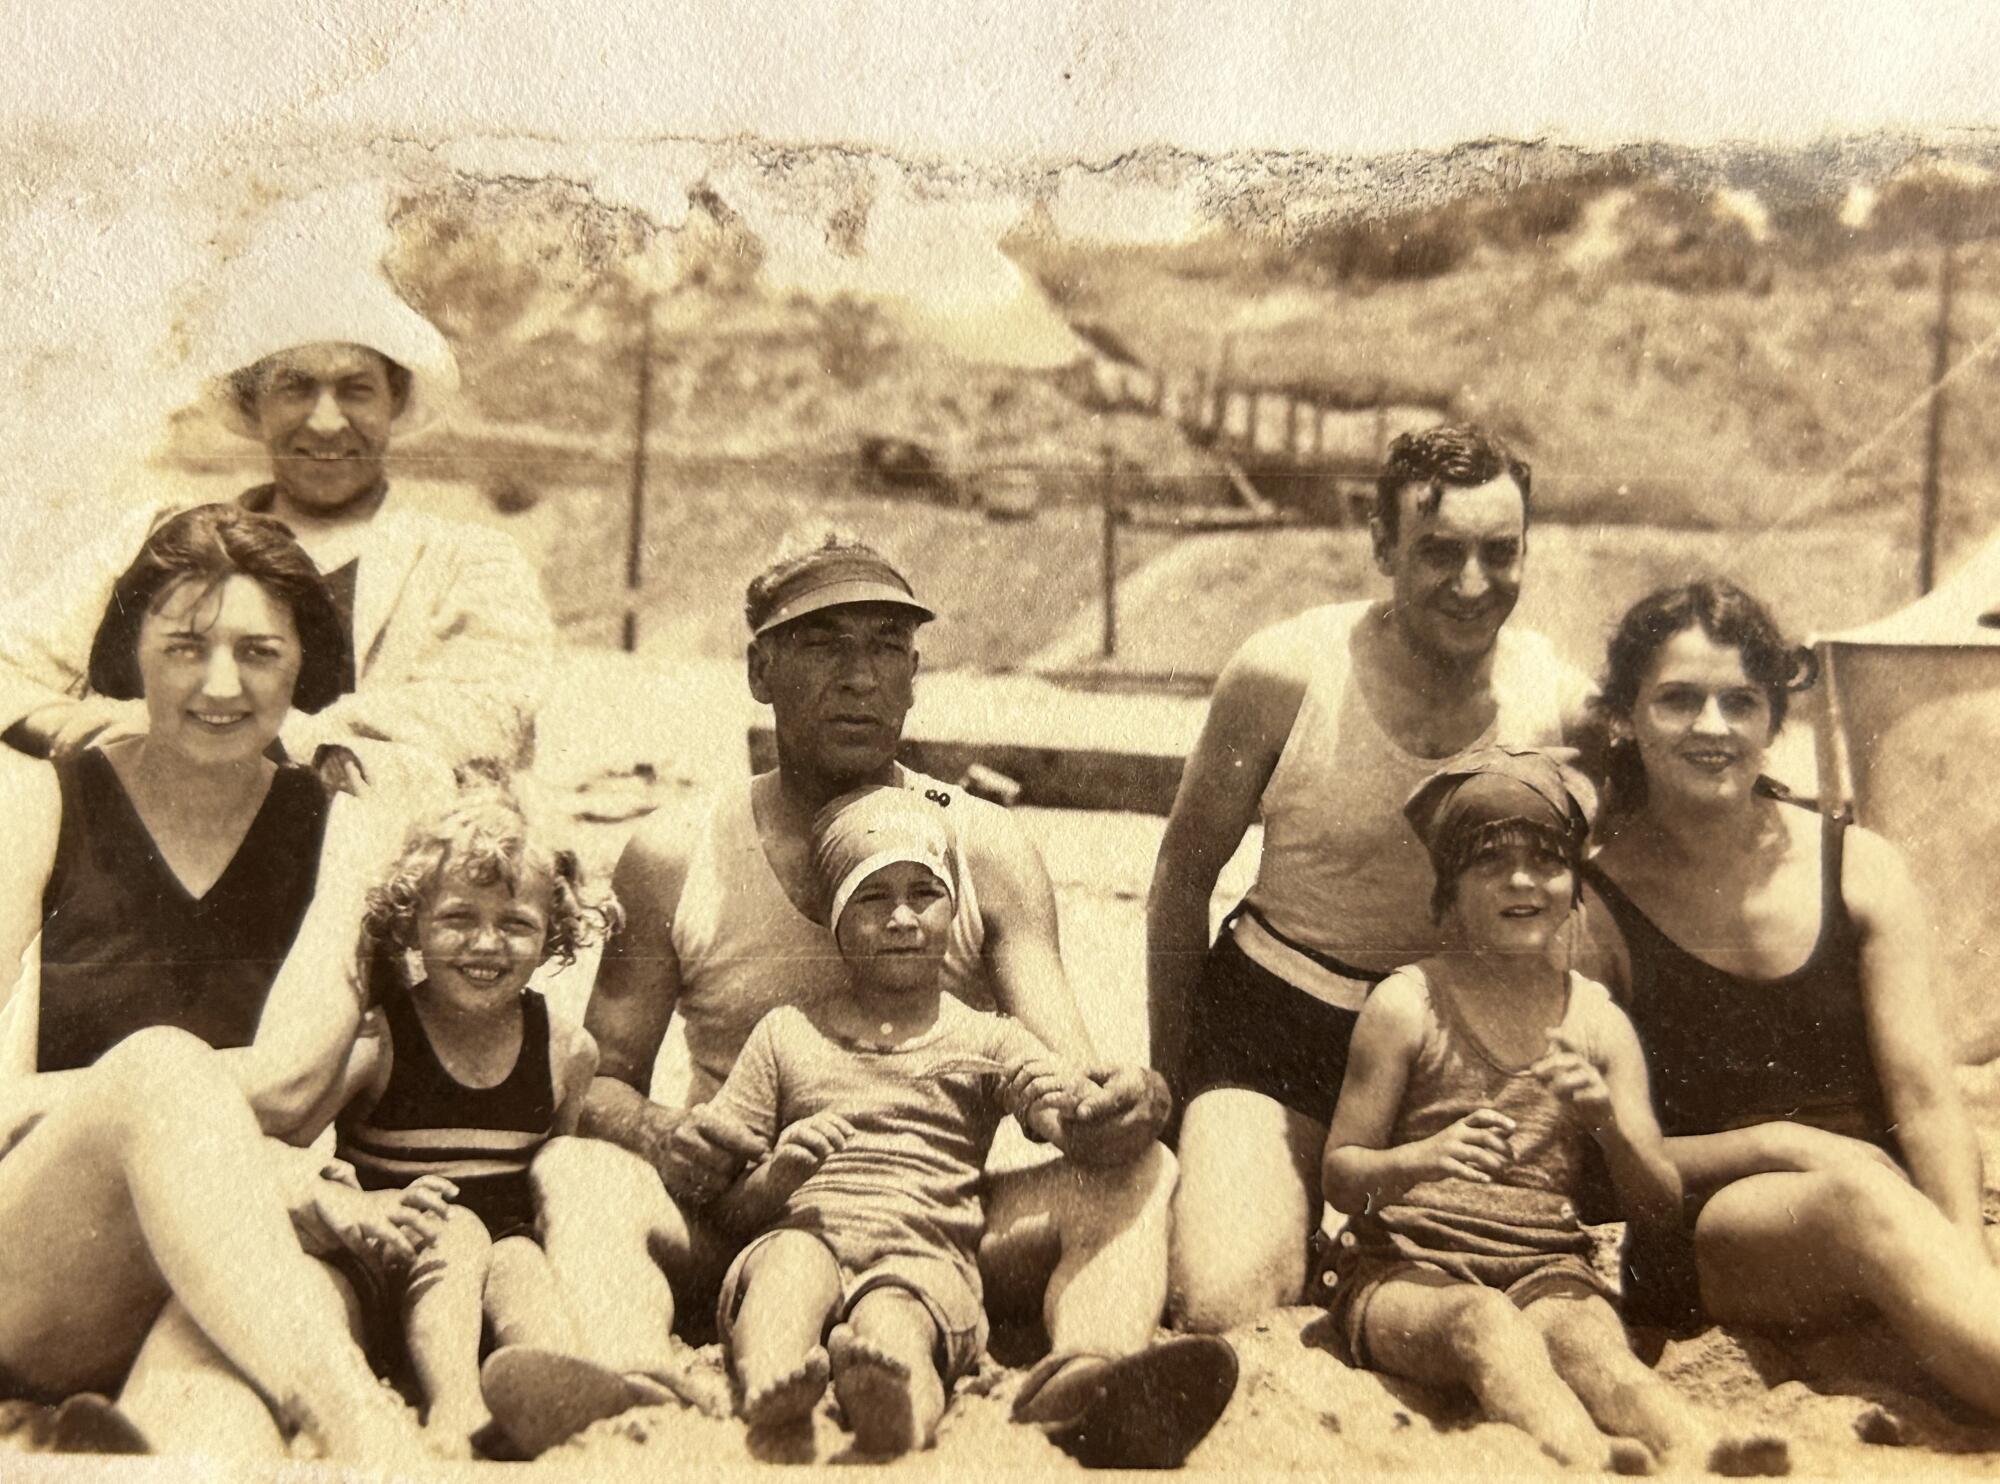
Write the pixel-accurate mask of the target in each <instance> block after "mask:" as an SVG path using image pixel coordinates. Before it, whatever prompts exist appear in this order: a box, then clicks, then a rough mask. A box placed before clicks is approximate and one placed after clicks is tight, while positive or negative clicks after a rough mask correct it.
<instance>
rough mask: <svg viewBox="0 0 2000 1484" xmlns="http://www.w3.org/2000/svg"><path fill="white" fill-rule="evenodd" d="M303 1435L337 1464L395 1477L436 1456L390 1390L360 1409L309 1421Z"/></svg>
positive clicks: (369, 1399)
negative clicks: (310, 1437) (310, 1439)
mask: <svg viewBox="0 0 2000 1484" xmlns="http://www.w3.org/2000/svg"><path fill="white" fill-rule="evenodd" d="M304 1431H306V1432H307V1433H309V1434H310V1435H311V1436H312V1438H313V1439H314V1441H316V1442H317V1443H318V1444H319V1446H320V1450H321V1456H322V1457H324V1458H326V1459H329V1460H331V1461H332V1462H335V1463H345V1464H355V1465H359V1466H360V1467H362V1468H371V1469H388V1470H389V1471H391V1472H392V1473H393V1472H394V1471H395V1470H396V1469H398V1468H408V1467H409V1466H410V1465H411V1464H413V1463H415V1462H417V1461H418V1460H420V1459H424V1458H430V1457H433V1456H435V1455H433V1454H432V1452H431V1450H430V1447H429V1440H428V1438H427V1436H426V1434H425V1432H424V1430H423V1429H422V1428H420V1427H418V1426H417V1419H416V1418H415V1416H413V1415H412V1414H411V1412H410V1410H409V1408H407V1407H405V1406H404V1405H403V1403H402V1400H401V1399H400V1398H399V1397H397V1396H396V1394H395V1393H394V1392H392V1391H390V1390H389V1389H388V1388H387V1387H378V1388H376V1389H375V1390H374V1391H373V1392H372V1393H371V1394H368V1395H367V1396H366V1399H365V1401H363V1403H362V1404H361V1405H359V1406H355V1407H348V1408H342V1409H340V1410H338V1411H335V1412H332V1413H330V1414H329V1415H328V1416H326V1417H324V1418H309V1419H307V1421H306V1424H305V1427H304Z"/></svg>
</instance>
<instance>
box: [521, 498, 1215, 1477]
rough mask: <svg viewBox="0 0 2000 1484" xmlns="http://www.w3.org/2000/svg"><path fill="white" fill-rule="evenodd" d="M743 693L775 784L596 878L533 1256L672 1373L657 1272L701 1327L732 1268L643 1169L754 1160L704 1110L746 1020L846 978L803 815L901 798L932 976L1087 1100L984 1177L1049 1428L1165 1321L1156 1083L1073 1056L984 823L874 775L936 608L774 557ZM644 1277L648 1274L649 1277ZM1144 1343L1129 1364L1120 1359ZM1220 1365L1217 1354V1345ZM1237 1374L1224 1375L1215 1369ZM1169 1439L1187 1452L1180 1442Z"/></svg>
mask: <svg viewBox="0 0 2000 1484" xmlns="http://www.w3.org/2000/svg"><path fill="white" fill-rule="evenodd" d="M745 608H746V615H747V617H748V619H749V621H750V627H751V631H752V635H753V637H752V639H751V643H750V651H749V682H750V690H751V693H752V694H753V695H754V696H755V697H756V698H757V699H758V700H759V701H762V702H764V703H766V704H768V705H769V706H770V707H771V708H772V714H773V721H774V727H775V730H776V733H777V742H778V759H779V761H778V767H777V768H776V769H775V770H773V771H771V772H768V773H764V774H761V775H759V776H758V777H756V778H754V779H751V780H748V781H747V782H746V783H745V784H743V785H741V786H738V787H732V788H729V789H726V790H724V791H723V793H722V794H721V796H720V797H719V799H718V800H717V802H716V805H715V808H714V809H713V811H712V812H711V814H710V816H709V818H708V820H707V823H706V825H705V826H702V827H699V828H696V829H687V828H685V827H683V821H682V820H680V819H666V818H662V817H660V816H655V817H654V819H652V820H649V821H648V822H647V823H646V824H645V825H643V826H641V828H640V829H639V831H638V832H637V833H636V834H635V835H634V836H633V837H632V840H631V842H630V843H629V844H628V845H627V846H626V849H625V852H624V855H623V857H622V858H621V860H620V862H619V865H618V870H617V874H616V878H615V887H616V890H617V894H618V899H619V901H620V903H621V904H622V905H623V907H624V909H625V913H626V919H627V921H626V926H625V928H624V930H623V931H622V932H621V933H620V934H619V936H618V937H617V938H616V939H615V940H614V941H613V943H612V944H611V945H610V947H609V949H608V950H607V952H606V955H605V959H604V963H603V967H602V968H601V969H600V971H599V975H598V980H597V984H596V988H595V990H594V992H593V994H592V997H591V1001H590V1008H589V1012H588V1015H587V1017H586V1024H587V1026H588V1028H589V1030H590V1032H591V1034H592V1035H593V1036H594V1037H596V1039H597V1044H598V1047H599V1049H600V1052H601V1061H600V1064H599V1068H598V1077H597V1081H596V1083H595V1085H594V1087H593V1089H592V1091H591V1094H590V1097H589V1099H588V1101H587V1103H586V1106H585V1111H584V1114H583V1120H582V1132H583V1133H584V1134H586V1135H589V1136H591V1137H588V1138H582V1139H572V1140H567V1141H558V1142H557V1143H555V1144H552V1145H551V1146H550V1147H549V1150H548V1151H547V1152H546V1153H545V1155H544V1156H543V1158H542V1160H541V1161H540V1162H539V1163H538V1164H537V1166H536V1176H537V1179H538V1183H539V1184H540V1186H541V1188H542V1192H543V1201H542V1209H543V1211H544V1212H546V1213H547V1216H546V1225H547V1230H546V1233H545V1249H546V1251H547V1252H548V1254H549V1257H550V1259H551V1260H552V1262H553V1263H554V1264H555V1266H556V1268H557V1270H558V1271H559V1272H560V1273H561V1274H562V1276H563V1278H564V1279H565V1283H566V1286H567V1288H568V1289H569V1291H570V1293H571V1294H572V1295H573V1296H574V1298H575V1301H576V1303H577V1306H578V1317H579V1319H580V1320H581V1321H582V1322H581V1324H580V1326H579V1327H580V1329H581V1331H582V1332H583V1333H584V1334H585V1335H586V1336H588V1337H589V1340H588V1343H589V1344H590V1345H591V1347H592V1350H593V1352H594V1353H593V1356H592V1358H593V1359H595V1360H597V1361H598V1362H599V1363H601V1364H604V1365H607V1366H610V1367H612V1368H613V1369H616V1370H619V1371H622V1372H625V1373H627V1374H635V1373H641V1372H650V1373H653V1374H656V1375H657V1374H662V1373H671V1370H672V1364H673V1363H672V1357H671V1354H670V1351H669V1348H668V1347H669V1341H668V1332H669V1329H670V1326H671V1324H672V1322H673V1316H674V1295H673V1292H672V1291H671V1290H670V1289H669V1286H668V1279H669V1278H671V1279H672V1280H673V1283H674V1285H675V1287H677V1288H678V1289H679V1290H680V1292H681V1295H682V1299H683V1310H684V1313H688V1314H698V1313H699V1308H698V1306H699V1305H700V1304H701V1298H700V1297H697V1295H700V1296H704V1297H705V1296H706V1295H708V1294H712V1293H713V1291H714V1287H715V1284H716V1283H717V1281H718V1280H719V1278H720V1276H721V1273H722V1270H723V1268H724V1267H725V1266H726V1265H727V1262H728V1258H729V1256H730V1255H731V1254H730V1253H728V1252H727V1251H725V1250H724V1249H723V1247H722V1245H721V1238H720V1237H719V1235H717V1234H716V1233H714V1232H712V1231H710V1230H708V1229H707V1228H706V1227H705V1226H704V1224H702V1223H701V1222H700V1221H698V1220H691V1219H689V1218H688V1217H687V1216H685V1215H684V1214H683V1213H682V1212H681V1211H679V1210H678V1209H677V1208H676V1207H675V1206H674V1204H673V1202H672V1201H671V1200H670V1199H669V1197H668V1196H667V1194H666V1192H665V1190H664V1189H663V1188H662V1186H661V1183H660V1180H659V1178H658V1175H657V1170H658V1168H659V1166H660V1165H661V1163H662V1160H663V1158H664V1157H665V1156H666V1154H667V1152H668V1150H669V1149H671V1150H672V1151H673V1154H674V1156H675V1157H676V1158H677V1159H685V1160H688V1161H690V1162H692V1163H693V1164H695V1165H697V1166H700V1165H704V1164H706V1165H709V1166H712V1167H716V1168H724V1167H733V1164H734V1162H735V1161H736V1160H738V1159H740V1158H741V1157H742V1155H743V1154H745V1153H756V1152H761V1149H760V1147H758V1145H757V1141H756V1140H755V1138H754V1136H750V1137H748V1138H747V1139H746V1137H745V1136H746V1134H747V1131H746V1130H741V1129H738V1128H735V1127H733V1126H732V1125H730V1124H729V1123H728V1122H727V1121H726V1120H725V1119H724V1118H723V1116H722V1115H721V1114H719V1113H718V1112H716V1110H714V1109H712V1108H710V1107H708V1106H707V1105H706V1100H707V1099H708V1098H709V1097H710V1096H711V1095H712V1094H713V1092H714V1091H715V1088H716V1086H717V1085H718V1083H719V1082H720V1080H721V1079H722V1078H723V1077H724V1076H726V1075H727V1073H728V1070H729V1067H730V1065H731V1064H732V1063H733V1062H734V1060H735V1058H736V1055H737V1053H738V1052H739V1051H740V1050H741V1047H742V1044H743V1041H744V1039H745V1038H746V1037H747V1036H748V1035H749V1032H750V1030H751V1028H752V1027H753V1026H754V1025H755V1024H756V1022H757V1020H758V1019H759V1018H760V1017H761V1016H762V1015H763V1014H764V1013H765V1012H766V1011H767V1010H770V1009H772V1008H774V1007H776V1006H778V1005H781V1004H794V1005H799V1004H805V1003H808V1002H809V1001H810V1000H811V999H812V998H813V997H815V996H817V995H822V994H830V993H836V992H839V989H840V986H841V985H842V984H843V983H844V982H845V981H844V977H843V971H842V968H841V962H840V959H839V956H838V952H837V950H836V949H835V947H834V945H833V941H832V937H831V935H830V934H829V933H828V931H827V929H826V928H825V926H824V922H825V914H824V910H823V904H822V903H821V901H820V900H819V897H820V887H819V884H818V878H817V875H816V873H815V870H814V866H813V859H812V821H813V817H814V815H815V814H816V813H817V812H818V810H819V809H820V807H821V806H822V805H823V804H825V803H826V802H827V801H828V800H830V799H833V798H835V797H837V796H838V795H840V794H842V793H845V792H847V791H848V790H850V789H853V788H855V787H857V786H860V785H865V784H867V783H870V782H880V783H885V784H892V785H900V786H903V787H907V788H917V789H922V790H924V791H925V792H927V793H929V794H930V795H931V796H932V797H933V798H934V799H936V800H937V801H938V802H939V803H941V804H942V805H943V806H944V807H945V808H946V810H947V812H948V814H949V816H950V817H951V819H952V821H953V824H954V828H955V832H956V835H957V841H958V847H959V850H960V852H961V859H962V861H963V863H964V869H965V878H966V882H967V884H968V887H969V889H967V890H965V891H963V893H962V896H961V900H960V903H959V908H958V914H957V916H956V918H955V919H954V923H953V928H952V937H951V944H950V949H949V953H948V957H947V971H946V972H947V983H948V984H949V985H950V987H951V988H952V989H953V991H954V992H955V993H958V994H960V995H961V996H962V997H964V998H965V999H967V1000H968V1001H970V1002H972V1003H973V1004H975V1005H979V1006H982V1007H988V1008H998V1009H999V1010H1001V1011H1003V1012H1005V1013H1006V1014H1009V1015H1012V1016H1014V1017H1016V1018H1017V1019H1019V1020H1020V1021H1021V1022H1022V1024H1023V1025H1025V1026H1026V1027H1027V1028H1028V1029H1029V1030H1030V1031H1032V1032H1033V1033H1034V1034H1035V1035H1036V1036H1038V1037H1039V1038H1041V1040H1042V1041H1043V1042H1044V1043H1046V1044H1047V1045H1048V1046H1049V1047H1050V1048H1051V1049H1052V1050H1054V1051H1056V1052H1057V1053H1058V1054H1059V1055H1062V1056H1065V1057H1068V1058H1070V1059H1071V1060H1073V1061H1075V1062H1077V1063H1078V1064H1080V1065H1083V1066H1085V1067H1086V1068H1088V1069H1089V1070H1090V1075H1091V1076H1092V1078H1093V1079H1094V1080H1095V1081H1096V1082H1097V1083H1098V1084H1099V1090H1098V1092H1097V1094H1096V1095H1095V1097H1093V1098H1089V1099H1086V1100H1085V1102H1084V1103H1083V1104H1082V1105H1081V1106H1080V1107H1079V1108H1078V1110H1077V1116H1078V1117H1079V1118H1080V1119H1082V1120H1083V1122H1084V1124H1085V1125H1087V1126H1088V1131H1087V1132H1083V1131H1080V1137H1081V1143H1078V1142H1076V1141H1075V1140H1073V1141H1072V1143H1071V1152H1070V1155H1069V1157H1066V1158H1062V1159H1048V1160H1043V1161H1041V1162H1039V1163H1036V1164H1034V1165H1033V1167H1032V1168H1027V1169H1014V1170H1007V1171H1005V1172H1004V1173H999V1174H995V1175H992V1176H990V1177H989V1183H988V1187H987V1196H986V1202H987V1235H986V1237H985V1240H984V1241H983V1243H982V1244H981V1248H980V1254H979V1257H980V1267H981V1271H982V1273H983V1274H984V1276H985V1278H986V1284H987V1293H988V1298H989V1302H990V1303H992V1304H993V1305H994V1306H995V1307H1010V1306H1021V1305H1022V1303H1023V1300H1024V1299H1025V1301H1026V1306H1027V1309H1028V1312H1033V1306H1034V1304H1035V1303H1036V1301H1038V1300H1040V1301H1041V1302H1042V1309H1043V1317H1044V1318H1045V1320H1046V1322H1047V1326H1048V1329H1049V1334H1050V1340H1051V1344H1052V1351H1053V1359H1052V1361H1051V1362H1049V1363H1045V1368H1044V1372H1043V1373H1042V1374H1040V1375H1038V1377H1037V1378H1036V1379H1037V1381H1038V1382H1039V1383H1042V1384H1040V1385H1039V1391H1040V1395H1041V1396H1042V1398H1043V1399H1044V1403H1045V1405H1044V1406H1043V1407H1042V1409H1041V1410H1039V1411H1037V1410H1035V1409H1032V1408H1031V1409H1030V1410H1029V1411H1028V1412H1027V1413H1026V1414H1025V1416H1026V1418H1027V1420H1032V1421H1041V1422H1048V1421H1051V1420H1055V1419H1057V1418H1059V1417H1060V1415H1061V1414H1062V1412H1063V1411H1064V1409H1065V1408H1076V1407H1081V1406H1083V1405H1085V1404H1086V1403H1087V1402H1088V1401H1089V1399H1090V1398H1091V1397H1092V1396H1093V1395H1094V1394H1095V1393H1096V1392H1097V1391H1101V1390H1102V1389H1103V1387H1102V1384H1101V1382H1100V1383H1094V1382H1093V1380H1092V1378H1093V1376H1094V1375H1096V1374H1097V1373H1099V1372H1102V1373H1103V1374H1104V1375H1105V1376H1109V1375H1112V1374H1114V1372H1112V1371H1107V1370H1105V1367H1106V1362H1107V1361H1108V1360H1110V1359H1112V1358H1115V1357H1132V1361H1128V1362H1126V1363H1124V1369H1123V1370H1121V1371H1119V1372H1117V1374H1129V1371H1130V1367H1131V1365H1132V1364H1133V1363H1135V1362H1137V1363H1150V1362H1151V1361H1152V1358H1153V1357H1154V1356H1156V1355H1157V1354H1158V1353H1159V1352H1158V1351H1157V1350H1148V1349H1147V1347H1148V1346H1149V1342H1150V1341H1151V1340H1152V1337H1153V1334H1154V1331H1155V1328H1156V1327H1157V1325H1158V1322H1159V1317H1160V1314H1161V1311H1162V1309H1163V1307H1164V1304H1165V1296H1166V1274H1167V1250H1166V1248H1167V1238H1166V1213H1167V1203H1168V1200H1169V1198H1170V1196H1171V1192H1172V1189H1173V1182H1174V1173H1175V1170H1174V1161H1173V1156H1172V1155H1170V1154H1169V1153H1168V1152H1167V1151H1166V1149H1165V1148H1163V1147H1162V1146H1161V1145H1160V1144H1158V1143H1157V1142H1156V1136H1157V1134H1158V1133H1159V1131H1160V1129H1161V1127H1162V1126H1163V1125H1164V1123H1165V1121H1166V1116H1167V1109H1168V1099H1167V1091H1166V1083H1165V1080H1164V1079H1163V1078H1162V1077H1161V1076H1160V1074H1159V1073H1157V1072H1155V1071H1153V1070H1151V1069H1150V1068H1145V1067H1115V1066H1111V1065H1109V1064H1106V1063H1104V1062H1103V1061H1102V1060H1101V1059H1100V1058H1099V1057H1098V1056H1097V1055H1096V1053H1095V1051H1094V1049H1093V1048H1092V1046H1091V1042H1090V1035H1089V1032H1088V1031H1087V1030H1086V1029H1085V1027H1084V1023H1083V1019H1082V1017H1081V1015H1080V1014H1079V1013H1078V1010H1077V1006H1076V1002H1075V1000H1074V998H1073V997H1072V995H1071V992H1070V988H1069V984H1068V981H1067V979H1066V978H1065V977H1064V973H1063V966H1062V961H1061V958H1060V955H1059V953H1058V949H1057V938H1056V912H1055V899H1054V892H1053V889H1052V887H1051V885H1050V882H1049V878H1048V873H1047V871H1046V869H1045V868H1044V866H1043V864H1042V861H1041V859H1040V857H1039V855H1038V854H1037V853H1036V851H1035V849H1034V846H1033V845H1032V844H1031V843H1030V842H1029V840H1028V839H1027V837H1026V836H1025V835H1024V834H1023V833H1022V832H1021V830H1020V829H1019V827H1018V826H1017V825H1016V824H1015V823H1014V821H1013V820H1012V819H1011V817H1010V816H1009V815H1008V814H1007V813H1006V811H1005V810H1004V809H1001V808H999V807H997V806H995V805H993V804H990V803H987V802H985V801H983V800H980V799H976V798H973V797H971V796H970V795H967V794H965V793H963V792H962V791H960V790H958V789H956V788H951V787H948V786H946V785H943V784H940V783H938V782H936V781H935V780H933V779H928V778H925V777H923V776H922V775H920V774H916V773H912V772H910V771H908V770H907V769H904V768H902V767H901V766H900V765H898V764H897V763H896V762H895V761H894V756H895V751H896V748H897V746H898V744H899V743H900V741H901V739H902V729H903V722H904V718H905V715H906V714H907V712H908V710H909V708H910V704H911V701H912V698H913V689H912V685H913V681H914V678H915V674H916V670H917V664H918V655H917V650H916V646H915V637H916V630H917V627H918V625H919V624H921V623H923V622H925V621H927V620H928V619H930V618H931V617H932V614H931V611H930V610H929V609H928V608H926V607H924V606H923V605H922V604H920V603H919V602H917V600H916V599H915V598H914V597H913V596H912V595H911V591H910V586H909V584H908V582H906V581H905V580H904V578H903V576H902V574H901V573H899V572H897V571H896V569H895V568H894V567H893V566H891V565H890V564H889V563H888V562H887V561H885V560H884V559H883V558H882V557H881V556H880V555H879V554H877V553H876V552H874V551H872V550H871V549H869V548H868V547H866V546H863V545H861V544H859V543H857V542H852V541H847V540H843V539H841V538H837V537H829V538H828V540H827V542H826V544H824V545H823V546H821V547H818V548H816V549H813V550H811V551H808V552H805V553H804V554H802V555H799V556H795V557H792V558H789V559H787V560H781V561H780V562H778V563H777V564H776V565H774V566H773V567H772V568H770V569H769V570H767V571H766V572H765V573H764V574H762V575H761V576H759V577H758V578H757V579H756V580H755V581H753V582H752V583H751V585H750V590H749V594H748V599H747V602H746V604H745ZM676 1012H679V1013H680V1014H681V1015H682V1017H683V1020H684V1023H685V1027H686V1036H687V1041H688V1047H689V1052H690V1057H691V1061H692V1063H693V1084H692V1087H691V1090H690V1092H689V1095H688V1100H687V1104H686V1106H683V1107H680V1108H668V1107H663V1106H661V1105H660V1104H658V1103H655V1102H653V1101H651V1100H650V1099H649V1097H648V1096H647V1090H648V1088H649V1087H650V1085H651V1082H652V1078H653V1073H654V1064H655V1061H656V1059H657V1057H658V1055H659V1051H660V1047H661V1043H662V1040H663V1038H664V1037H665V1034H666V1031H667V1026H668V1022H669V1020H670V1019H671V1018H672V1016H673V1015H674V1014H675V1013H676ZM663 1270H664V1271H663ZM1142 1351H1143V1352H1146V1353H1145V1354H1144V1355H1143V1356H1142V1355H1141V1354H1140V1352H1142ZM1225 1358H1227V1357H1226V1352H1225ZM1229 1366H1230V1375H1231V1377H1232V1379H1233V1374H1234V1372H1233V1359H1231V1360H1229ZM1192 1441H1193V1440H1190V1442H1189V1444H1188V1446H1192Z"/></svg>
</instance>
